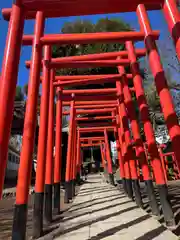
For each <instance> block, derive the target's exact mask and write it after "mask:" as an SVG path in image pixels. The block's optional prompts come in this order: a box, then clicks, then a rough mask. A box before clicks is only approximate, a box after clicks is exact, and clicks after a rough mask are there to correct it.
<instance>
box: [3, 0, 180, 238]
mask: <svg viewBox="0 0 180 240" xmlns="http://www.w3.org/2000/svg"><path fill="white" fill-rule="evenodd" d="M159 9H162V11H163V13H164V16H165V19H166V22H167V24H168V27H169V31H170V33H171V36H172V38H173V40H174V44H175V47H176V52H177V56H178V58H179V59H180V13H179V11H178V8H177V4H176V0H141V1H140V0H126V1H125V0H119V1H116V0H111V1H110V2H109V1H108V0H91V1H90V0H86V1H85V0H79V1H76V0H75V1H57V0H31V1H29V0H15V1H14V3H13V5H12V8H11V9H3V10H2V14H3V17H4V19H5V20H7V21H9V29H8V34H7V41H6V48H5V52H4V60H3V64H2V72H1V73H2V76H1V87H0V106H1V114H0V195H2V189H3V183H4V176H5V169H6V163H7V153H8V141H9V137H10V131H11V123H12V118H13V104H14V97H15V90H16V84H17V75H18V66H19V59H20V52H21V46H22V45H25V46H27V45H32V58H31V61H27V62H26V66H27V67H28V68H30V76H29V82H28V97H27V104H26V113H25V121H24V132H23V144H22V150H21V157H20V166H19V173H18V183H17V192H16V204H15V210H14V222H13V228H12V239H13V240H15V239H16V240H20V239H21V240H23V239H25V236H26V222H27V205H28V193H29V187H30V180H31V168H32V167H31V166H32V158H33V149H34V138H35V129H36V119H37V114H38V113H37V100H38V93H39V87H40V84H42V95H41V105H40V128H39V140H38V150H37V170H36V182H35V195H34V215H33V238H38V237H40V236H41V235H42V234H43V216H44V218H45V220H46V221H47V222H49V223H50V222H51V221H52V215H53V214H54V215H56V214H59V213H60V184H61V182H62V176H61V168H62V151H61V143H62V116H63V114H64V115H70V118H69V135H68V149H67V159H66V173H65V183H66V184H65V189H66V191H65V199H64V201H65V202H69V200H70V199H72V198H73V197H74V195H75V184H76V179H77V176H80V174H81V165H82V163H83V154H82V149H83V148H84V147H90V146H96V147H98V146H99V148H100V150H101V157H102V165H103V167H104V168H105V169H107V171H108V174H109V182H110V184H114V175H113V166H112V160H111V154H110V147H109V139H108V135H109V132H111V133H113V134H114V137H115V140H116V146H117V153H118V161H119V168H120V177H121V179H122V185H123V190H124V192H125V194H126V195H127V196H128V197H129V198H130V199H133V196H135V201H136V203H137V205H138V206H139V207H142V206H143V202H142V196H141V189H140V186H139V174H138V171H139V169H141V171H142V175H143V181H144V182H145V184H146V190H147V196H148V198H149V203H150V206H151V209H152V213H153V215H157V216H159V214H160V213H159V208H158V205H157V200H156V196H155V193H154V186H153V180H154V181H155V183H156V186H157V189H158V193H159V197H160V202H161V206H162V211H163V215H164V219H165V221H166V224H167V226H171V227H172V226H174V225H175V220H174V216H173V212H172V208H171V203H170V201H169V198H168V189H167V185H166V182H167V178H166V176H165V171H164V169H163V166H162V161H161V156H160V155H159V151H158V147H157V145H156V141H155V137H154V132H153V128H152V125H151V121H150V118H149V110H148V105H147V102H146V98H145V93H144V89H143V84H142V81H143V79H142V77H141V75H140V71H139V63H138V59H139V58H141V57H143V56H145V55H147V56H148V60H149V66H150V69H151V71H152V75H153V77H154V82H155V86H156V89H157V92H158V95H159V99H160V104H161V107H162V112H163V114H164V119H165V122H166V125H167V128H168V131H169V136H170V139H171V142H172V147H173V154H174V155H173V156H174V158H173V159H174V162H175V163H176V166H177V169H178V172H179V170H180V149H179V143H180V126H179V123H178V119H177V116H176V113H175V110H174V106H173V102H172V98H171V94H170V91H169V89H168V85H167V79H166V76H165V74H164V70H163V67H162V64H161V61H160V56H159V53H158V49H157V46H156V42H155V40H157V39H158V38H159V34H160V33H159V31H154V30H153V29H152V28H151V25H150V21H149V19H148V15H147V10H159ZM130 11H136V13H137V21H138V22H139V24H140V31H139V32H137V31H130V32H108V33H106V32H103V33H86V34H45V32H44V28H45V19H47V18H51V17H66V16H80V15H91V14H106V13H116V12H130ZM28 19H35V27H34V34H33V35H24V34H23V30H24V23H25V21H28ZM136 41H144V43H145V48H144V49H136V48H135V47H134V43H135V42H136ZM97 42H100V43H119V42H122V43H124V44H125V50H123V51H119V52H109V53H96V54H91V55H84V56H72V57H62V58H56V59H53V58H52V57H51V47H52V45H61V44H90V43H97ZM43 52H44V54H42V53H43ZM125 66H130V69H131V73H127V72H126V70H125V69H126V68H125ZM69 67H71V68H86V67H117V70H118V74H111V75H107V74H106V75H92V76H91V75H81V76H80V75H77V76H56V70H57V69H60V68H69ZM41 69H42V71H41ZM41 72H42V75H41ZM129 80H132V82H133V87H132V88H129V85H128V83H129ZM107 82H108V83H111V82H113V83H115V86H116V87H113V88H103V89H85V90H80V89H76V90H73V89H71V90H65V89H64V88H65V87H66V88H67V87H69V86H70V87H72V86H76V87H78V86H81V85H85V86H86V85H88V84H91V83H93V84H94V83H96V84H103V83H107ZM54 89H55V91H54ZM131 92H134V94H135V96H136V100H133V99H132V95H131ZM55 98H56V100H55ZM133 101H137V106H138V108H139V112H140V117H141V122H142V123H143V128H144V135H145V139H146V141H145V142H144V141H143V140H142V138H141V135H140V129H139V125H138V119H137V117H136V113H135V110H134V105H133ZM55 104H56V114H54V105H55ZM64 106H70V109H69V110H68V111H64V110H63V109H64V108H63V107H64ZM54 116H56V117H54ZM131 133H132V134H131ZM54 146H55V157H54V156H53V149H54ZM145 146H146V147H145ZM148 159H150V161H149V160H148ZM150 165H151V168H152V169H153V172H152V171H151V170H150ZM52 210H53V211H52Z"/></svg>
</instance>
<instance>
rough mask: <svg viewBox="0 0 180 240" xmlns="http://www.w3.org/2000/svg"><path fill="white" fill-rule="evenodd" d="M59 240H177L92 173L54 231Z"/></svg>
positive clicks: (55, 237) (115, 189) (116, 190)
mask: <svg viewBox="0 0 180 240" xmlns="http://www.w3.org/2000/svg"><path fill="white" fill-rule="evenodd" d="M53 239H56V240H66V239H67V240H74V239H77V240H88V239H91V240H100V239H104V240H111V239H113V240H116V239H118V240H135V239H136V240H148V239H151V240H166V239H167V240H177V239H178V237H177V236H175V235H174V234H173V233H172V232H171V231H169V230H168V229H167V228H165V227H164V226H162V225H161V224H160V223H159V222H158V221H157V220H155V219H154V218H153V217H151V216H150V215H148V214H147V213H146V212H145V211H144V210H142V209H140V208H138V207H137V206H136V204H135V203H134V202H132V201H130V200H129V199H128V198H127V197H126V196H125V195H124V194H123V193H121V192H120V191H119V190H118V189H117V188H115V187H112V186H110V185H108V184H107V183H105V181H104V180H103V178H102V177H101V176H100V175H98V174H95V175H90V176H89V178H88V182H87V183H86V184H84V185H83V186H82V187H81V189H80V192H79V194H78V196H77V197H76V198H75V200H74V202H73V205H72V207H71V208H70V209H69V210H68V211H67V212H66V213H65V214H64V218H63V220H62V221H61V223H60V224H59V227H58V229H57V230H56V232H55V233H54V237H53Z"/></svg>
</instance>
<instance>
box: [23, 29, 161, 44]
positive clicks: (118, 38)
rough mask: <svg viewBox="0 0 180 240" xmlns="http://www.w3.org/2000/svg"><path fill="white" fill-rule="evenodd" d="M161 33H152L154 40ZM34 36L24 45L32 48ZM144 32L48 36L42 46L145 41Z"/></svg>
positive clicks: (28, 36) (27, 38)
mask: <svg viewBox="0 0 180 240" xmlns="http://www.w3.org/2000/svg"><path fill="white" fill-rule="evenodd" d="M159 34H160V32H159V31H151V36H152V38H153V39H154V40H158V38H159ZM33 38H34V36H33V35H24V36H23V41H22V44H23V45H25V46H30V45H32V43H33ZM143 39H144V32H133V31H132V32H131V31H130V32H98V33H74V34H46V35H44V36H43V37H41V44H42V45H49V44H52V45H53V44H58V45H61V44H92V43H119V42H125V41H128V40H132V41H143Z"/></svg>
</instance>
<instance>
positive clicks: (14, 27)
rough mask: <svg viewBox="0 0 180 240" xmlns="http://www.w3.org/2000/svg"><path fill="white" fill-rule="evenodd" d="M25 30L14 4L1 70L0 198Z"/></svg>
mask: <svg viewBox="0 0 180 240" xmlns="http://www.w3.org/2000/svg"><path fill="white" fill-rule="evenodd" d="M23 30H24V9H23V7H22V6H20V5H16V4H13V7H12V13H11V18H10V22H9V29H8V35H7V40H6V47H5V51H4V58H3V63H2V70H1V82H0V84H1V87H0V105H1V114H0V166H1V167H0V198H1V196H2V191H3V185H4V177H5V170H6V164H7V157H8V144H9V137H10V133H11V123H12V119H13V108H14V97H15V93H16V84H17V75H18V66H19V59H20V52H21V42H22V35H23Z"/></svg>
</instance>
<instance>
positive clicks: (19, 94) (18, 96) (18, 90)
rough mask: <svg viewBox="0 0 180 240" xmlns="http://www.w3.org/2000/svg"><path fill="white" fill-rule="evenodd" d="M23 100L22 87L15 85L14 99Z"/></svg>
mask: <svg viewBox="0 0 180 240" xmlns="http://www.w3.org/2000/svg"><path fill="white" fill-rule="evenodd" d="M23 100H24V94H23V91H22V88H21V87H20V86H17V87H16V96H15V101H23Z"/></svg>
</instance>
